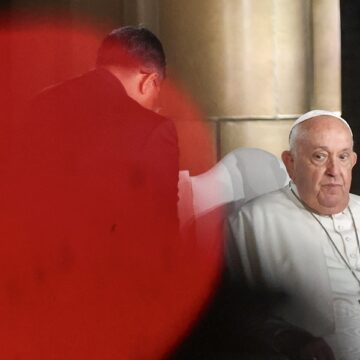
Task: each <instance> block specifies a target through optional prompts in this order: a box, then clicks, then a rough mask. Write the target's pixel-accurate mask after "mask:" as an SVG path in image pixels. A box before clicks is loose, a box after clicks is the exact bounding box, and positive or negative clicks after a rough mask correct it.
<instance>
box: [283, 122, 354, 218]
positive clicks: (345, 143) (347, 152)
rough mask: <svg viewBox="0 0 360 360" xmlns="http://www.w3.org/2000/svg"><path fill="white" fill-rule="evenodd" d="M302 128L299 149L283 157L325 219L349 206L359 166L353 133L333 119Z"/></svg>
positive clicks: (306, 198) (304, 196) (304, 197)
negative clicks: (352, 184)
mask: <svg viewBox="0 0 360 360" xmlns="http://www.w3.org/2000/svg"><path fill="white" fill-rule="evenodd" d="M298 126H302V129H301V130H300V129H299V136H298V137H297V140H296V142H295V149H293V150H292V151H291V153H290V152H284V154H283V160H284V162H285V164H286V167H287V170H288V172H289V175H290V177H291V178H292V180H293V181H294V183H295V184H296V186H297V189H298V192H299V195H300V198H301V199H302V200H303V201H304V202H305V204H307V205H308V206H309V207H310V208H311V209H313V210H314V211H316V212H318V213H320V214H324V215H329V214H336V213H339V212H341V211H343V210H344V209H345V208H346V207H347V205H348V201H349V191H350V185H351V172H352V168H353V166H354V165H355V163H356V154H355V153H354V152H353V150H352V148H353V141H352V136H351V133H350V131H349V129H348V127H347V126H346V125H345V124H344V123H343V122H342V121H341V120H339V119H337V118H335V117H332V116H318V117H316V118H313V119H310V120H307V121H305V122H304V123H302V124H299V125H298ZM285 153H287V154H285Z"/></svg>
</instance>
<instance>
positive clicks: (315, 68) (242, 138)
mask: <svg viewBox="0 0 360 360" xmlns="http://www.w3.org/2000/svg"><path fill="white" fill-rule="evenodd" d="M157 6H158V9H159V10H158V11H159V14H158V19H157V23H158V30H159V36H160V37H161V39H162V41H163V43H164V45H165V48H166V50H167V53H168V58H169V66H170V68H171V69H172V74H174V75H175V76H176V77H177V78H178V79H180V81H181V82H182V83H183V84H184V86H185V88H187V89H188V90H189V92H190V93H191V94H192V95H193V98H194V99H195V101H196V102H197V103H198V104H199V105H200V107H201V108H202V109H203V111H204V113H205V114H206V116H207V118H208V119H209V120H210V121H211V122H212V124H213V126H214V128H215V129H216V141H217V144H218V156H219V157H222V156H223V155H225V154H226V153H228V152H229V151H231V150H232V149H234V148H236V147H239V146H249V147H260V148H263V149H265V150H268V151H270V152H273V153H275V154H276V155H278V156H279V155H280V153H281V151H282V150H283V149H284V148H286V147H287V133H288V130H289V127H290V125H291V123H292V121H293V120H294V119H295V118H296V117H297V116H298V115H299V114H301V113H304V112H306V111H308V110H310V109H312V108H324V109H329V110H333V111H340V110H341V109H340V60H339V59H340V23H339V1H338V0H330V1H328V0H320V1H319V0H317V1H311V0H292V1H289V0H222V1H221V0H197V1H181V2H179V1H174V0H158V1H157Z"/></svg>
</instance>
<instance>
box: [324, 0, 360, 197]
mask: <svg viewBox="0 0 360 360" xmlns="http://www.w3.org/2000/svg"><path fill="white" fill-rule="evenodd" d="M340 7H341V62H342V68H341V76H342V85H341V93H342V115H343V117H344V118H345V119H346V120H347V121H348V122H349V124H350V126H351V128H352V129H353V133H354V140H355V151H356V152H357V153H358V154H360V122H359V119H360V89H359V84H360V2H359V1H352V0H342V1H341V2H340ZM329 26H331V24H329ZM351 190H352V192H353V193H355V194H360V159H359V163H358V165H357V166H355V168H354V172H353V184H352V189H351Z"/></svg>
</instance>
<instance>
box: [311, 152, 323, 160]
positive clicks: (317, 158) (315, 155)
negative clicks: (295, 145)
mask: <svg viewBox="0 0 360 360" xmlns="http://www.w3.org/2000/svg"><path fill="white" fill-rule="evenodd" d="M313 157H314V159H315V160H318V161H321V160H324V159H325V158H326V154H323V153H316V154H314V155H313Z"/></svg>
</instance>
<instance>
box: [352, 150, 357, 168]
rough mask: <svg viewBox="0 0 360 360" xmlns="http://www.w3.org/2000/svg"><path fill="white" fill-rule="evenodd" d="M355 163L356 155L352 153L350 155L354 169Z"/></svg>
mask: <svg viewBox="0 0 360 360" xmlns="http://www.w3.org/2000/svg"><path fill="white" fill-rule="evenodd" d="M356 162H357V153H356V152H354V151H353V153H352V167H354V165H355V164H356Z"/></svg>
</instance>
